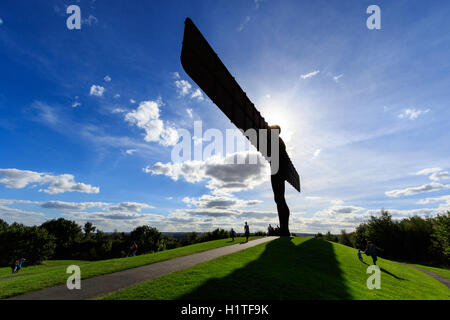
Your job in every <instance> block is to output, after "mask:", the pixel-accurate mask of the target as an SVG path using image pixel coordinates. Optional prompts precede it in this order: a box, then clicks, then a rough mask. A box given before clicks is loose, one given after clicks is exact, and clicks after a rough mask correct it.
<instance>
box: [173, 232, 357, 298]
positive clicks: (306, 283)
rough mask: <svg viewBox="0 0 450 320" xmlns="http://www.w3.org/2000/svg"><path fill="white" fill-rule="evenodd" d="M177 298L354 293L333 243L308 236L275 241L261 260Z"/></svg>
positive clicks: (315, 295) (325, 295)
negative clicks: (298, 241) (340, 267)
mask: <svg viewBox="0 0 450 320" xmlns="http://www.w3.org/2000/svg"><path fill="white" fill-rule="evenodd" d="M250 250H251V249H250ZM177 299H185V300H195V299H207V300H248V299H252V300H253V299H257V300H299V299H306V300H319V299H351V296H350V294H349V290H348V288H347V286H346V284H345V281H344V279H343V277H342V273H341V270H340V269H339V266H338V262H337V261H336V258H335V254H334V250H333V246H332V245H331V244H330V243H328V242H326V241H322V240H317V239H307V240H305V241H303V242H302V243H300V244H298V245H296V244H294V243H293V242H292V239H291V238H288V237H285V238H279V239H276V240H273V241H271V242H270V243H269V244H267V246H266V248H265V250H264V251H263V253H262V254H261V255H260V256H259V258H258V259H256V260H253V261H252V262H250V263H248V264H247V265H245V266H244V267H243V268H240V269H236V270H235V271H233V272H232V273H231V274H229V275H227V276H225V277H223V278H213V279H210V280H208V281H206V282H204V283H203V284H202V285H201V286H199V287H197V288H196V289H194V290H193V291H191V292H189V293H187V294H185V295H183V296H180V297H178V298H177Z"/></svg>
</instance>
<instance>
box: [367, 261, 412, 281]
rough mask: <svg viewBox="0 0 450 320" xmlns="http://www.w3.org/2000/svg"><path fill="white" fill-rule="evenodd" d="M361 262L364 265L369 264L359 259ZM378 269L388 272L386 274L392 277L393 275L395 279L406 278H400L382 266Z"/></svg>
mask: <svg viewBox="0 0 450 320" xmlns="http://www.w3.org/2000/svg"><path fill="white" fill-rule="evenodd" d="M361 262H362V263H364V264H365V265H366V266H370V264H368V263H367V262H365V261H361ZM380 271H381V272H384V273H386V274H388V275H390V276H392V277H394V278H395V279H397V280H406V279H403V278H400V277H398V276H396V275H395V274H393V273H392V272H389V271H388V270H386V269H384V268H382V267H380Z"/></svg>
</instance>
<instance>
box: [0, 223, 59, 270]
mask: <svg viewBox="0 0 450 320" xmlns="http://www.w3.org/2000/svg"><path fill="white" fill-rule="evenodd" d="M54 248H55V243H54V238H53V237H52V236H50V235H49V234H48V232H47V231H46V230H45V229H41V228H39V227H26V226H24V225H22V224H18V223H13V224H12V225H11V226H9V227H7V228H5V229H3V231H2V232H0V265H1V266H5V267H6V266H10V265H11V264H12V262H13V261H15V260H17V259H20V258H25V259H26V263H27V264H28V265H31V264H39V263H41V262H42V261H44V260H46V259H48V258H49V257H50V256H51V255H52V254H53V250H54Z"/></svg>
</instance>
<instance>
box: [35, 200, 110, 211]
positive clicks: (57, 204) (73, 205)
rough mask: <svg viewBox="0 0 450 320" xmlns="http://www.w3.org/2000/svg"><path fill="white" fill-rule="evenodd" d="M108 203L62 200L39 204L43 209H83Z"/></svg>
mask: <svg viewBox="0 0 450 320" xmlns="http://www.w3.org/2000/svg"><path fill="white" fill-rule="evenodd" d="M107 205H109V203H104V202H64V201H48V202H44V203H42V204H41V207H42V208H44V209H53V210H85V209H87V208H95V207H99V208H101V207H105V206H107Z"/></svg>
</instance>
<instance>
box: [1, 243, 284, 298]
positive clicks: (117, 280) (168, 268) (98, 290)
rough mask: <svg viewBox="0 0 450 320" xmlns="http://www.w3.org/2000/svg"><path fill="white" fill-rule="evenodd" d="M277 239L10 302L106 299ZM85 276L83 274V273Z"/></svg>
mask: <svg viewBox="0 0 450 320" xmlns="http://www.w3.org/2000/svg"><path fill="white" fill-rule="evenodd" d="M276 238H277V237H264V238H261V239H257V240H252V241H249V242H247V243H239V244H235V245H231V246H226V247H222V248H217V249H213V250H209V251H204V252H200V253H194V254H191V255H188V256H184V257H179V258H174V259H170V260H166V261H161V262H156V263H152V264H149V265H145V266H142V267H137V268H133V269H128V270H124V271H119V272H115V273H110V274H106V275H103V276H97V277H93V278H89V279H84V280H81V290H68V289H67V287H66V285H65V284H64V285H60V286H57V287H52V288H46V289H42V290H38V291H33V292H29V293H25V294H23V295H19V296H15V297H11V298H9V300H87V299H94V298H98V297H103V296H105V295H107V294H110V293H112V292H115V291H118V290H122V289H125V288H129V287H132V286H135V285H137V284H139V283H142V282H145V281H148V280H152V279H155V278H158V277H161V276H163V275H166V274H169V273H172V272H175V271H180V270H183V269H187V268H189V267H192V266H195V265H197V264H200V263H203V262H207V261H210V260H213V259H216V258H219V257H222V256H225V255H229V254H232V253H235V252H238V251H242V250H244V249H248V248H251V247H254V246H257V245H259V244H262V243H265V242H268V241H272V240H274V239H276ZM81 272H83V270H81Z"/></svg>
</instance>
